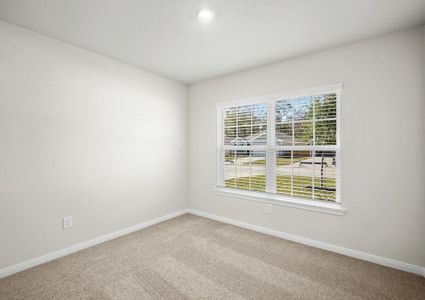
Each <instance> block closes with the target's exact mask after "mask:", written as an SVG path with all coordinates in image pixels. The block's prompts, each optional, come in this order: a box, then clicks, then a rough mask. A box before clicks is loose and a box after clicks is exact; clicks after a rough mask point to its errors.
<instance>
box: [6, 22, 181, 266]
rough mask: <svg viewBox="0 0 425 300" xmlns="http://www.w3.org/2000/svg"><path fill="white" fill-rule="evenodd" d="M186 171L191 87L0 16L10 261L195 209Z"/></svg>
mask: <svg viewBox="0 0 425 300" xmlns="http://www.w3.org/2000/svg"><path fill="white" fill-rule="evenodd" d="M186 175H187V87H186V86H184V85H182V84H179V83H177V82H175V81H172V80H169V79H165V78H163V77H160V76H157V75H154V74H151V73H148V72H144V71H141V70H139V69H136V68H133V67H130V66H128V65H124V64H121V63H119V62H117V61H114V60H110V59H108V58H105V57H102V56H99V55H96V54H93V53H91V52H88V51H85V50H82V49H80V48H76V47H73V46H70V45H67V44H64V43H62V42H59V41H56V40H53V39H50V38H47V37H43V36H41V35H38V34H35V33H32V32H30V31H26V30H23V29H20V28H18V27H14V26H12V25H8V24H7V23H3V22H0V269H1V268H3V267H6V266H10V265H13V264H16V263H18V262H22V261H24V260H27V259H30V258H34V257H37V256H40V255H43V254H46V253H50V252H52V251H54V250H58V249H61V248H64V247H68V246H70V245H73V244H76V243H79V242H82V241H86V240H89V239H92V238H95V237H98V236H101V235H103V234H107V233H111V232H113V231H116V230H119V229H123V228H126V227H128V226H131V225H135V224H138V223H141V222H143V221H147V220H151V219H153V218H156V217H159V216H163V215H165V214H168V213H171V212H174V211H177V210H181V209H183V208H186V207H187V176H186ZM68 215H72V216H73V217H74V227H73V228H72V229H70V230H62V223H61V222H62V217H63V216H68Z"/></svg>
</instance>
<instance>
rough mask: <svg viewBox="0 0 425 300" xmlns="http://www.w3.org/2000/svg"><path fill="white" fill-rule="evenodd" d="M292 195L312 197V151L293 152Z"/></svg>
mask: <svg viewBox="0 0 425 300" xmlns="http://www.w3.org/2000/svg"><path fill="white" fill-rule="evenodd" d="M292 155H293V179H292V181H293V187H292V189H293V195H294V196H298V197H303V198H312V197H313V193H312V191H313V156H312V151H294V152H293V154H292Z"/></svg>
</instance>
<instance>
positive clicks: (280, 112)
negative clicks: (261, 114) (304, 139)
mask: <svg viewBox="0 0 425 300" xmlns="http://www.w3.org/2000/svg"><path fill="white" fill-rule="evenodd" d="M293 116H294V112H293V108H292V103H291V100H279V101H277V102H276V124H279V123H284V122H292V121H293Z"/></svg>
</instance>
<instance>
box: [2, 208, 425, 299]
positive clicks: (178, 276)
mask: <svg viewBox="0 0 425 300" xmlns="http://www.w3.org/2000/svg"><path fill="white" fill-rule="evenodd" d="M201 298H208V299H425V278H423V277H420V276H416V275H413V274H409V273H405V272H401V271H396V270H393V269H390V268H386V267H382V266H378V265H375V264H372V263H367V262H364V261H360V260H357V259H353V258H349V257H345V256H342V255H338V254H335V253H331V252H327V251H324V250H319V249H315V248H312V247H308V246H303V245H300V244H296V243H293V242H289V241H285V240H282V239H278V238H274V237H270V236H267V235H263V234H260V233H256V232H253V231H249V230H245V229H241V228H238V227H234V226H231V225H226V224H222V223H219V222H215V221H211V220H208V219H204V218H200V217H196V216H193V215H184V216H181V217H178V218H175V219H173V220H170V221H167V222H164V223H161V224H158V225H155V226H152V227H150V228H147V229H144V230H141V231H138V232H135V233H132V234H129V235H127V236H124V237H121V238H118V239H115V240H113V241H110V242H107V243H104V244H101V245H98V246H95V247H92V248H89V249H86V250H83V251H80V252H78V253H75V254H72V255H69V256H66V257H64V258H61V259H58V260H55V261H52V262H49V263H47V264H44V265H41V266H38V267H35V268H32V269H29V270H27V271H24V272H21V273H18V274H15V275H13V276H10V277H7V278H4V279H2V280H0V299H2V300H3V299H7V300H9V299H201Z"/></svg>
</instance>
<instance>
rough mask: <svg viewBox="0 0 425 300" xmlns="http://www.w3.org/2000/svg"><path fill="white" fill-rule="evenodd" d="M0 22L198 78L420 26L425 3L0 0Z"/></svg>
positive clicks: (363, 0) (172, 73) (137, 63)
mask: <svg viewBox="0 0 425 300" xmlns="http://www.w3.org/2000/svg"><path fill="white" fill-rule="evenodd" d="M204 7H210V8H212V9H213V10H214V11H215V15H216V18H215V19H214V20H213V22H211V23H209V24H201V23H199V22H198V21H197V19H196V13H197V11H198V10H199V9H200V8H204ZM0 19H2V20H4V21H8V22H10V23H13V24H16V25H19V26H22V27H25V28H28V29H31V30H33V31H37V32H39V33H42V34H45V35H48V36H51V37H54V38H57V39H59V40H62V41H65V42H68V43H70V44H74V45H77V46H80V47H82V48H86V49H89V50H91V51H94V52H96V53H100V54H103V55H105V56H108V57H111V58H115V59H118V60H120V61H122V62H126V63H129V64H131V65H135V66H138V67H141V68H143V69H146V70H149V71H152V72H155V73H158V74H161V75H164V76H167V77H170V78H174V79H177V80H179V81H181V82H184V83H193V82H196V81H200V80H203V79H207V78H211V77H215V76H219V75H222V74H226V73H230V72H235V71H239V70H242V69H247V68H251V67H255V66H260V65H264V64H267V63H271V62H275V61H279V60H282V59H285V58H289V57H294V56H298V55H302V54H305V53H310V52H314V51H318V50H322V49H326V48H329V47H334V46H338V45H343V44H346V43H350V42H354V41H357V40H360V39H365V38H368V37H372V36H376V35H379V34H383V33H387V32H391V31H395V30H398V29H402V28H407V27H411V26H416V25H421V24H423V23H424V22H425V1H424V0H174V1H173V0H0Z"/></svg>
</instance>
